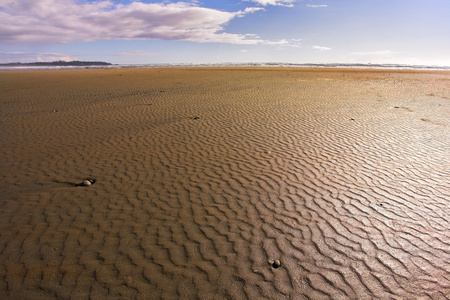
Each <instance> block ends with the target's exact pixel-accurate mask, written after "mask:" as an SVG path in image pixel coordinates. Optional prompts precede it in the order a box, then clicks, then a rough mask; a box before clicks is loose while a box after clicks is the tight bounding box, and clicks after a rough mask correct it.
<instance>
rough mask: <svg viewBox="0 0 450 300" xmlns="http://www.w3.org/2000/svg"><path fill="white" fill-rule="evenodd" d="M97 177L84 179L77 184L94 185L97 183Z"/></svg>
mask: <svg viewBox="0 0 450 300" xmlns="http://www.w3.org/2000/svg"><path fill="white" fill-rule="evenodd" d="M95 181H96V180H95V179H86V180H83V181H82V182H80V183H79V184H77V185H76V186H90V185H93V184H94V183H95Z"/></svg>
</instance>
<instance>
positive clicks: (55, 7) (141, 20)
mask: <svg viewBox="0 0 450 300" xmlns="http://www.w3.org/2000/svg"><path fill="white" fill-rule="evenodd" d="M286 1H287V0H284V1H282V2H286ZM7 2H8V3H5V4H0V19H2V22H1V23H0V40H1V41H2V42H3V43H10V44H16V43H68V42H74V41H100V40H118V39H122V40H138V39H158V40H179V41H180V40H181V41H192V42H200V43H208V42H209V43H231V44H248V45H251V44H265V43H266V41H264V40H261V39H259V38H258V37H257V36H255V35H250V34H235V33H227V32H224V26H225V25H226V24H228V23H229V22H230V21H231V20H232V19H234V18H239V17H244V16H245V15H247V14H250V13H253V12H256V11H259V10H263V9H264V8H261V7H249V8H247V9H245V10H240V11H236V12H226V11H220V10H217V9H212V8H205V7H200V6H197V5H196V4H195V3H188V2H177V3H142V2H132V3H130V4H127V5H124V4H114V3H112V2H111V1H97V2H93V3H86V2H76V1H75V0H16V1H15V3H11V2H10V1H7ZM288 2H291V1H288Z"/></svg>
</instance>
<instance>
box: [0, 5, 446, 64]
mask: <svg viewBox="0 0 450 300" xmlns="http://www.w3.org/2000/svg"><path fill="white" fill-rule="evenodd" d="M449 12H450V1H449V0H203V1H201V0H198V1H189V0H185V1H167V0H165V1H162V0H161V1H155V0H141V1H136V0H109V1H103V0H101V1H95V0H0V20H1V21H0V62H15V61H21V62H29V61H53V60H60V59H61V60H90V61H92V60H96V61H97V60H100V61H108V62H111V63H118V64H140V63H142V64H145V63H224V62H236V63H240V62H284V63H396V64H397V63H398V64H422V65H443V66H444V65H445V66H450V18H449V17H448V15H449Z"/></svg>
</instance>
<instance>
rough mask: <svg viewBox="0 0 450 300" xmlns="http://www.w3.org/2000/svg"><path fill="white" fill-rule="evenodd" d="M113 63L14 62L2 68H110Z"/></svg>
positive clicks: (5, 64)
mask: <svg viewBox="0 0 450 300" xmlns="http://www.w3.org/2000/svg"><path fill="white" fill-rule="evenodd" d="M108 65H111V63H107V62H103V61H64V60H59V61H52V62H30V63H21V62H13V63H4V64H0V66H8V67H15V66H108Z"/></svg>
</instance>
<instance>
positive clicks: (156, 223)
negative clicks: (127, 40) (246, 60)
mask: <svg viewBox="0 0 450 300" xmlns="http://www.w3.org/2000/svg"><path fill="white" fill-rule="evenodd" d="M449 116H450V72H445V71H435V72H431V71H393V70H389V71H380V70H339V69H288V68H282V69H274V68H268V69H263V68H256V69H251V68H236V69H233V68H216V69H214V68H192V69H178V68H173V69H113V70H72V71H31V72H27V71H23V72H0V124H1V130H0V150H1V158H0V169H1V171H0V175H1V180H0V298H2V299H49V298H60V299H66V298H67V299H69V298H70V299H86V298H87V297H91V298H92V299H105V298H106V297H108V298H109V299H129V298H136V299H175V298H181V299H195V298H196V297H198V298H200V299H225V298H229V299H245V298H249V299H262V298H272V299H288V298H290V299H307V298H309V299H328V298H334V299H344V298H354V299H356V298H358V299H373V298H382V299H388V298H391V299H406V298H408V299H416V298H419V297H423V298H432V299H445V298H446V297H448V296H449V295H450V251H449V249H450V231H449V228H450V223H449V222H450V221H449V220H450V202H449V199H450V190H449V186H450V162H449V157H450V150H449V149H450V127H449V126H450V118H449ZM85 179H96V182H95V184H93V185H91V186H87V187H83V186H76V184H78V183H80V182H82V181H83V180H85ZM274 260H279V261H280V263H281V266H280V267H279V268H273V266H272V265H271V264H270V263H271V262H273V261H274Z"/></svg>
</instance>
